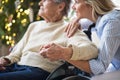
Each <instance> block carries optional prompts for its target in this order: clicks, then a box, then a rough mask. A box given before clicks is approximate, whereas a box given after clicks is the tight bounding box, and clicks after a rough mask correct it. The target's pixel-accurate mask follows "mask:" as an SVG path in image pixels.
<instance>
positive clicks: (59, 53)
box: [39, 43, 72, 61]
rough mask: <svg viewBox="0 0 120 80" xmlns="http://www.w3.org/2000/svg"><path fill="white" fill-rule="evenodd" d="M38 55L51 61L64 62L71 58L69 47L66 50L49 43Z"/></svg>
mask: <svg viewBox="0 0 120 80" xmlns="http://www.w3.org/2000/svg"><path fill="white" fill-rule="evenodd" d="M39 54H40V55H42V56H43V57H44V58H48V59H49V60H51V61H56V60H66V59H70V58H71V56H72V49H71V48H70V47H68V48H66V47H63V46H60V45H57V44H55V43H50V44H48V45H45V46H43V47H42V48H41V49H40V52H39ZM68 54H69V55H68Z"/></svg>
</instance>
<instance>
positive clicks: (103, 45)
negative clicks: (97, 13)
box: [89, 19, 120, 74]
mask: <svg viewBox="0 0 120 80" xmlns="http://www.w3.org/2000/svg"><path fill="white" fill-rule="evenodd" d="M119 46H120V22H119V20H117V19H116V20H108V21H107V22H106V23H105V24H104V29H103V32H102V36H101V40H100V45H99V54H98V58H96V59H92V60H90V61H89V64H90V68H91V70H92V72H93V74H100V73H104V72H105V70H106V69H107V67H108V65H109V64H110V62H111V61H112V59H113V57H114V55H115V53H116V52H117V50H118V48H119Z"/></svg>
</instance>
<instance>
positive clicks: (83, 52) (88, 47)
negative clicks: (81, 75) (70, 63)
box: [67, 31, 98, 60]
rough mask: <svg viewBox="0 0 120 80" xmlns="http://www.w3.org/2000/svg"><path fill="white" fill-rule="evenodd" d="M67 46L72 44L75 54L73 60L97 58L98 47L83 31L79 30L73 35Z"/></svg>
mask: <svg viewBox="0 0 120 80" xmlns="http://www.w3.org/2000/svg"><path fill="white" fill-rule="evenodd" d="M67 46H72V49H73V55H72V57H71V60H89V59H91V58H96V57H97V55H98V49H97V47H96V46H95V44H93V43H92V42H91V41H90V40H89V39H88V37H87V35H86V34H84V33H83V32H82V31H78V32H77V33H76V34H75V35H74V36H73V37H71V38H69V40H68V44H67Z"/></svg>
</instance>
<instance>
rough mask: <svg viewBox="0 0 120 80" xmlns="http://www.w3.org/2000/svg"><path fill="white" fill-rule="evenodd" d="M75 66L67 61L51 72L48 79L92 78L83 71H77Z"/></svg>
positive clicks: (76, 79) (78, 79)
mask: <svg viewBox="0 0 120 80" xmlns="http://www.w3.org/2000/svg"><path fill="white" fill-rule="evenodd" d="M75 68H76V67H74V66H73V65H71V64H69V63H67V62H65V63H64V64H62V65H61V66H59V67H58V68H56V69H55V70H54V71H53V72H51V74H50V75H49V76H48V77H47V79H46V80H90V75H88V74H87V73H85V72H83V71H81V72H79V74H78V73H75V71H74V69H75ZM88 76H89V77H88Z"/></svg>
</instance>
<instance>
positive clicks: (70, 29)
mask: <svg viewBox="0 0 120 80" xmlns="http://www.w3.org/2000/svg"><path fill="white" fill-rule="evenodd" d="M78 28H79V29H81V26H80V23H79V18H75V19H72V21H70V22H69V24H68V25H67V26H66V28H65V32H66V33H67V36H68V37H71V36H73V35H74V33H75V32H76V31H77V29H78Z"/></svg>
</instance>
